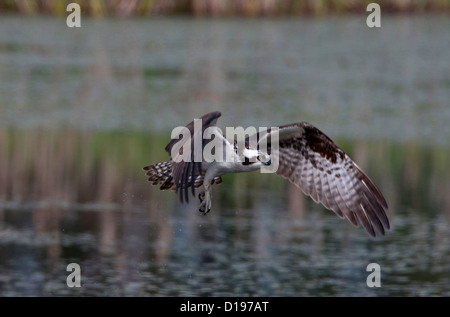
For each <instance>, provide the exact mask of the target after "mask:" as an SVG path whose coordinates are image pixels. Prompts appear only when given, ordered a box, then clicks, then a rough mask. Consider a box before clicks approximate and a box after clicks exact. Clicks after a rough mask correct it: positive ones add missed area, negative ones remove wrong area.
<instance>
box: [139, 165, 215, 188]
mask: <svg viewBox="0 0 450 317" xmlns="http://www.w3.org/2000/svg"><path fill="white" fill-rule="evenodd" d="M172 166H173V164H172V161H166V162H160V163H156V164H153V165H149V166H145V167H144V168H143V170H144V171H146V173H145V175H147V176H148V181H149V182H151V183H152V185H160V184H161V187H160V188H159V189H160V190H168V189H172V190H175V188H173V186H174V182H173V177H172ZM204 177H205V173H202V174H198V175H196V177H195V179H194V188H198V187H200V186H202V185H203V179H204ZM191 180H192V177H191V176H189V178H188V182H187V183H188V185H187V186H188V187H191V186H192V181H191ZM220 183H222V178H221V177H220V176H216V177H214V179H213V181H212V184H220Z"/></svg>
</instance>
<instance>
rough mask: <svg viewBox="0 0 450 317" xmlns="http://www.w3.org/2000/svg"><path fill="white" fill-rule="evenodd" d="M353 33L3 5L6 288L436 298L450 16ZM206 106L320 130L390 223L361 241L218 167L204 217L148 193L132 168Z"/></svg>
mask: <svg viewBox="0 0 450 317" xmlns="http://www.w3.org/2000/svg"><path fill="white" fill-rule="evenodd" d="M61 25H63V27H61ZM361 25H364V26H365V17H340V18H330V19H326V20H324V19H314V20H312V19H286V20H284V19H280V20H271V19H270V20H258V21H256V20H245V21H244V20H214V21H211V20H201V19H198V20H188V19H168V20H166V19H154V20H137V21H133V20H95V21H94V20H89V19H84V20H83V27H82V28H81V29H79V30H73V29H68V28H66V27H65V24H64V20H63V19H61V20H58V19H50V18H47V17H46V18H45V19H42V18H27V19H26V20H25V19H23V18H18V17H13V16H8V17H5V16H2V17H1V18H0V30H2V32H0V295H4V296H14V295H69V296H73V295H108V296H111V295H157V296H163V295H194V296H201V295H261V296H264V295H274V296H282V295H286V296H300V295H343V296H348V295H349V296H352V295H363V296H378V295H446V296H449V295H450V287H449V285H450V249H449V247H448V246H449V245H450V241H449V239H450V235H449V222H450V196H449V195H448V192H450V171H449V169H448V158H449V157H450V147H449V145H450V143H449V140H450V130H449V129H450V125H448V122H449V121H450V108H449V107H448V100H450V89H449V87H450V86H449V83H450V63H449V60H448V43H449V42H450V39H449V36H450V32H442V30H443V29H445V28H447V27H448V18H447V17H445V16H434V17H433V18H432V19H429V18H427V17H398V18H393V17H383V27H382V28H381V29H379V30H370V29H368V28H366V27H361ZM211 110H220V111H222V113H223V117H222V118H220V121H219V125H220V126H221V127H225V126H227V125H233V126H234V125H242V126H244V127H247V126H250V125H255V124H256V125H261V126H269V127H270V126H271V125H279V124H285V123H289V122H293V121H302V120H305V121H310V122H312V123H314V124H316V125H317V126H318V127H319V128H321V129H322V130H323V131H324V132H326V133H327V134H329V135H330V136H331V137H332V138H333V139H335V141H336V142H337V143H338V144H339V145H340V146H341V147H342V148H343V149H344V150H345V151H346V152H347V153H349V154H350V155H351V156H352V157H353V158H354V159H355V161H356V162H357V163H358V164H359V165H360V166H361V167H362V168H363V169H364V170H365V171H367V173H368V174H369V175H370V176H371V178H372V179H373V180H374V181H375V183H376V184H377V185H378V186H379V187H380V189H381V190H382V192H383V193H384V194H385V196H386V199H387V201H388V204H389V207H390V208H389V210H388V215H389V218H390V220H391V224H392V229H391V231H389V232H388V233H387V235H386V236H384V237H379V238H376V239H371V238H370V237H369V236H368V235H367V234H366V233H365V232H364V230H363V229H362V228H354V227H352V225H351V224H349V223H348V222H346V221H344V220H341V219H339V218H338V217H336V216H335V215H334V214H332V213H331V212H329V211H326V210H324V209H323V208H322V207H320V206H319V205H316V204H315V203H313V202H312V200H311V199H309V198H306V197H305V196H304V195H303V194H301V193H300V192H299V190H298V189H296V188H295V187H293V186H291V185H290V184H289V183H288V182H287V181H286V180H284V179H282V178H280V177H276V176H274V175H263V174H259V173H257V172H255V173H252V174H247V175H246V174H240V175H227V176H225V177H224V183H223V184H221V185H220V186H217V188H215V189H214V192H213V193H214V199H213V210H212V212H211V213H210V214H208V215H207V216H201V215H199V213H198V212H197V208H198V205H197V201H194V202H191V204H189V205H180V204H179V203H178V202H177V199H176V196H175V195H174V194H173V193H170V192H160V191H158V189H157V188H152V187H151V186H150V185H149V184H148V183H147V182H146V178H145V175H144V173H143V172H142V171H141V168H142V167H143V166H145V165H147V164H149V163H153V162H157V161H160V160H165V159H167V156H166V153H165V152H164V151H163V149H164V146H165V145H166V143H167V142H168V137H169V132H170V131H171V129H172V128H173V127H175V126H178V125H180V124H185V123H187V122H189V121H191V120H192V118H193V117H194V116H198V115H201V114H203V113H206V112H208V111H211ZM72 262H74V263H78V264H79V265H80V266H81V270H82V287H81V288H69V287H67V286H66V277H67V275H68V274H69V272H66V267H67V265H68V264H69V263H72ZM371 262H376V263H378V264H380V266H381V270H382V271H381V273H382V277H381V283H382V287H381V288H376V289H371V288H369V287H367V286H366V278H367V275H368V274H369V273H368V272H366V267H367V265H368V264H369V263H371Z"/></svg>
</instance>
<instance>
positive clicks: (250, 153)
mask: <svg viewBox="0 0 450 317" xmlns="http://www.w3.org/2000/svg"><path fill="white" fill-rule="evenodd" d="M243 154H244V159H245V160H244V162H243V164H244V165H249V164H254V163H260V164H263V165H270V163H271V159H270V155H269V154H267V153H264V152H262V151H259V150H252V149H244V152H243Z"/></svg>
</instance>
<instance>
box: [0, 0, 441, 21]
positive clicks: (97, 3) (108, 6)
mask: <svg viewBox="0 0 450 317" xmlns="http://www.w3.org/2000/svg"><path fill="white" fill-rule="evenodd" d="M72 2H76V3H78V4H79V5H80V6H81V9H82V12H83V13H84V14H88V15H91V16H138V17H142V16H158V15H193V16H246V17H257V16H289V15H311V16H320V15H329V14H343V13H365V12H366V7H367V4H369V3H371V2H375V3H378V4H379V5H380V6H381V8H382V10H384V12H392V13H411V12H449V11H450V0H378V1H373V0H361V1H347V0H313V1H311V0H279V1H275V0H78V1H73V0H3V1H1V2H0V12H18V13H21V14H51V15H59V16H62V15H65V14H66V6H67V4H68V3H72Z"/></svg>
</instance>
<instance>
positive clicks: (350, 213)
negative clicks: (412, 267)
mask: <svg viewBox="0 0 450 317" xmlns="http://www.w3.org/2000/svg"><path fill="white" fill-rule="evenodd" d="M220 116H221V113H220V112H218V111H215V112H210V113H207V114H205V115H203V116H202V117H201V118H200V119H198V120H201V129H199V128H196V127H195V124H194V121H192V122H191V123H189V124H188V125H187V126H186V129H187V130H188V131H189V133H190V137H187V138H185V137H183V138H179V139H173V140H172V141H171V142H170V143H169V144H168V145H167V146H166V148H165V150H166V151H167V152H168V153H169V155H171V159H170V160H169V161H166V162H160V163H156V164H154V165H149V166H146V167H144V168H143V169H144V171H145V172H146V175H147V176H148V180H149V181H150V182H152V184H153V185H161V186H160V189H161V190H168V189H173V190H175V191H176V192H179V195H180V200H181V202H183V201H186V202H187V201H188V200H189V189H191V193H192V195H195V189H196V188H198V187H200V186H203V188H204V191H202V192H201V193H200V194H199V199H200V202H201V203H200V208H199V211H200V212H202V213H204V214H206V213H208V212H209V211H210V210H211V186H212V185H213V184H220V183H221V182H222V178H221V175H223V174H226V173H237V172H250V171H255V170H259V169H261V168H262V167H264V166H268V165H270V164H271V162H272V158H275V156H276V158H277V162H278V168H277V169H276V171H275V173H276V174H278V175H280V176H283V177H285V178H287V179H289V180H290V181H291V182H292V183H293V184H294V185H296V186H297V187H299V188H300V189H301V190H302V191H303V193H305V194H306V195H308V196H310V197H311V198H312V199H313V200H314V201H315V202H317V203H321V204H322V205H323V206H324V207H326V208H327V209H330V210H332V211H334V212H335V213H336V214H337V215H338V216H339V217H340V218H343V219H344V218H347V219H348V220H349V221H350V222H351V223H352V224H353V225H354V226H359V225H360V224H361V225H362V226H363V227H364V229H365V230H366V231H367V233H368V234H369V235H370V236H372V237H375V236H376V231H377V232H378V233H380V234H382V235H384V233H385V230H388V229H389V228H390V226H389V220H388V218H387V216H386V212H385V210H386V209H387V208H388V205H387V203H386V200H385V199H384V197H383V195H382V194H381V192H380V191H379V190H378V188H377V187H376V186H375V184H374V183H373V182H372V181H371V180H370V178H369V177H368V176H367V175H366V174H365V173H364V172H363V171H362V170H361V168H360V167H359V166H358V165H356V163H355V162H353V160H352V159H351V158H350V157H349V156H348V155H347V154H346V153H345V152H344V151H343V150H342V149H340V148H339V147H338V146H337V145H336V144H335V143H334V142H333V141H332V140H331V139H330V138H329V137H328V136H326V135H325V134H324V133H323V132H322V131H320V130H319V129H318V128H316V127H315V126H313V125H312V124H310V123H307V122H298V123H292V124H287V125H283V126H280V127H278V128H277V129H268V130H266V131H263V132H257V133H256V140H257V146H256V147H255V146H253V148H251V147H250V146H251V144H250V142H248V141H249V137H247V138H246V142H245V147H242V146H239V144H238V143H237V142H236V141H232V142H230V141H229V140H227V139H226V138H225V137H224V136H223V134H222V133H221V130H220V129H219V128H217V127H216V122H217V119H218V118H219V117H220ZM208 128H210V129H213V130H214V131H215V139H216V138H219V140H215V141H216V142H217V141H219V142H222V143H223V146H224V149H225V150H226V151H229V152H230V153H232V155H231V157H230V158H231V160H230V159H228V160H226V161H213V162H211V161H208V162H207V161H205V160H204V159H203V160H200V161H198V160H194V153H191V155H190V158H191V159H188V160H182V161H180V160H179V157H178V155H179V154H180V155H181V154H182V152H183V149H184V148H185V147H186V146H187V148H188V149H192V150H193V152H195V149H194V143H195V142H194V140H195V138H196V137H197V138H198V137H199V134H200V140H201V141H200V146H201V149H204V148H205V146H206V145H207V144H208V143H209V142H211V139H209V140H208V139H206V138H204V137H203V133H204V132H205V130H206V129H208ZM275 130H276V132H275ZM275 133H277V138H278V148H277V151H272V147H273V146H271V143H270V142H271V140H272V138H273V137H274V136H275ZM197 140H198V139H197ZM263 140H264V141H265V142H269V144H268V146H267V148H266V151H262V150H261V148H260V145H261V142H262V141H263ZM175 146H177V148H176V149H175ZM182 146H183V149H182V148H181V147H182ZM174 149H175V150H174ZM180 149H181V151H180ZM271 152H273V153H271ZM174 156H177V158H175V157H174ZM375 230H376V231H375Z"/></svg>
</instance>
